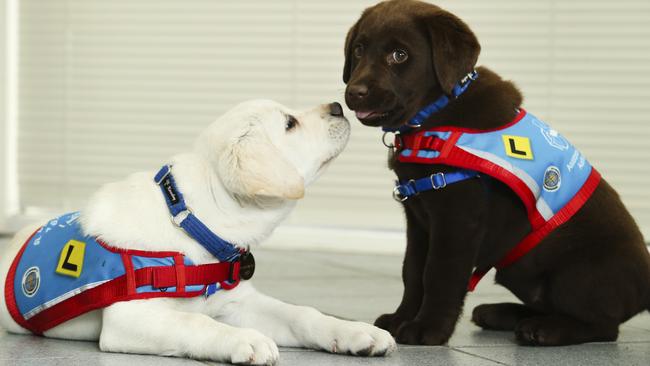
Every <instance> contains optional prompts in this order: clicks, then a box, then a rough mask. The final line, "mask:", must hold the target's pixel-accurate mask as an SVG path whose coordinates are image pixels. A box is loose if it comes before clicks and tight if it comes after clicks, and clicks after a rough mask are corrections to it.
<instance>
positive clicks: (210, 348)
mask: <svg viewBox="0 0 650 366" xmlns="http://www.w3.org/2000/svg"><path fill="white" fill-rule="evenodd" d="M168 301H170V300H169V299H152V300H140V301H129V302H120V303H116V304H113V305H111V306H109V307H108V308H106V309H104V314H103V324H102V332H101V335H100V339H99V347H100V349H101V350H102V351H107V352H122V353H139V354H153V355H162V356H177V357H190V358H195V359H208V360H213V361H221V362H232V363H237V364H248V365H272V364H274V363H275V362H276V361H277V360H278V357H279V352H278V348H277V346H276V345H275V343H274V342H273V341H272V340H271V339H269V338H268V337H265V336H264V335H262V334H260V333H259V332H257V331H255V330H253V329H239V328H234V327H231V326H229V325H226V324H223V323H219V322H217V321H215V320H214V319H212V318H210V317H209V316H207V315H204V314H200V313H188V312H182V311H178V310H175V309H174V308H172V304H170V303H169V302H168ZM171 301H174V300H171Z"/></svg>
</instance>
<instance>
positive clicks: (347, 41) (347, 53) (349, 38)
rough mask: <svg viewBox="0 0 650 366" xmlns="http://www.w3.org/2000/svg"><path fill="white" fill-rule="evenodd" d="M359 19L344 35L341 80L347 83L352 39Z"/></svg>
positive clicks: (350, 65)
mask: <svg viewBox="0 0 650 366" xmlns="http://www.w3.org/2000/svg"><path fill="white" fill-rule="evenodd" d="M360 21H361V19H359V20H358V21H357V22H356V23H355V24H354V25H353V26H352V28H350V30H349V31H348V35H347V36H346V37H345V64H344V65H343V82H344V83H346V84H347V83H348V81H349V80H350V74H351V73H352V41H353V40H354V39H355V38H357V30H358V29H359V22H360Z"/></svg>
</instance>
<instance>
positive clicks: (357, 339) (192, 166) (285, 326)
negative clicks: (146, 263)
mask: <svg viewBox="0 0 650 366" xmlns="http://www.w3.org/2000/svg"><path fill="white" fill-rule="evenodd" d="M328 112H329V108H328V106H327V105H324V106H319V107H317V108H315V109H313V110H310V111H306V112H302V113H298V112H294V111H291V110H289V109H287V108H285V107H283V106H281V105H279V104H277V103H274V102H270V101H262V100H256V101H251V102H246V103H243V104H240V105H238V106H237V107H235V108H233V109H232V110H231V111H229V112H227V113H226V114H225V115H223V116H222V117H220V118H219V119H218V120H217V121H216V122H214V123H213V124H212V125H210V126H209V127H208V129H207V130H206V131H205V132H203V133H202V134H201V135H200V137H199V139H198V140H197V142H196V145H195V149H194V151H193V152H191V153H186V154H181V155H177V156H175V157H173V158H172V159H171V160H170V163H172V164H173V173H174V177H175V178H176V181H177V184H178V186H179V189H180V191H181V192H182V193H183V195H184V197H185V200H186V202H187V204H188V206H189V207H190V208H191V209H192V210H193V212H194V213H195V214H196V216H197V217H199V218H200V219H201V220H202V221H203V222H204V223H205V224H206V225H207V226H208V227H209V228H210V229H211V230H213V231H214V232H215V233H217V234H218V235H219V236H221V237H223V238H224V239H226V240H228V241H230V242H232V243H235V244H236V245H237V246H239V247H242V248H244V247H249V246H252V245H256V244H258V243H259V242H260V241H262V240H264V239H265V238H267V237H268V236H269V235H270V234H271V232H272V231H273V230H274V228H275V227H276V226H277V225H278V223H279V222H280V221H281V220H282V219H284V218H285V217H286V216H287V215H288V214H289V212H290V211H291V209H292V208H293V207H294V205H295V199H298V198H300V197H302V196H303V193H304V189H305V185H306V184H307V185H308V184H309V183H311V182H313V181H314V180H315V179H316V178H317V177H318V175H319V174H320V173H321V172H322V171H323V169H324V167H325V166H326V165H327V162H329V161H330V160H331V159H332V158H334V157H336V156H337V155H338V154H339V153H340V152H341V150H342V149H343V147H344V146H345V144H346V142H347V139H348V135H349V124H348V122H347V120H345V119H344V118H335V117H331V116H330V115H329V113H328ZM288 115H294V116H295V117H296V118H297V119H298V121H299V125H298V126H297V127H296V128H294V129H292V130H290V131H286V130H285V126H286V122H287V116H288ZM154 174H155V171H154V170H152V171H149V172H142V173H136V174H133V175H131V176H130V177H128V178H126V179H125V180H123V181H119V182H115V183H111V184H107V185H105V186H103V187H102V188H101V189H100V190H99V191H97V192H96V193H95V194H94V195H93V196H92V197H91V198H90V200H89V203H88V205H87V207H86V208H85V210H83V211H82V214H81V223H82V228H83V229H84V231H85V233H86V234H89V235H94V236H97V237H99V238H101V239H102V240H104V241H105V242H107V243H109V244H110V245H112V246H115V247H119V248H128V249H140V250H151V251H170V250H171V251H178V252H182V253H184V254H185V255H186V256H187V257H189V258H190V259H192V260H193V261H194V262H195V263H197V264H202V263H210V262H216V261H217V260H216V259H215V258H214V257H213V256H212V255H210V254H209V253H208V252H207V251H206V250H205V249H203V247H202V246H200V245H199V244H198V243H196V242H195V241H194V240H193V239H191V238H190V237H188V236H187V235H186V234H185V233H184V232H183V231H182V230H180V229H179V228H177V227H175V226H174V225H173V224H172V223H171V221H170V217H169V212H168V209H167V206H166V205H165V202H164V198H163V196H162V193H161V192H160V190H159V188H158V186H156V185H155V184H154V182H153V176H154ZM34 230H35V227H29V228H26V229H24V230H22V231H21V232H19V233H18V234H17V235H16V236H15V237H14V239H13V240H12V242H11V243H10V245H9V246H8V248H7V250H6V252H5V253H4V255H3V256H2V260H1V261H0V276H1V277H0V278H2V279H4V278H5V277H6V275H7V272H8V268H9V266H10V264H11V261H12V260H13V258H14V256H15V255H16V253H17V252H18V250H19V248H20V247H21V246H22V244H23V243H24V242H25V240H26V239H27V238H28V236H29V235H30V234H31V233H32V232H33V231H34ZM56 255H58V253H56ZM3 288H4V287H3ZM0 302H2V304H1V305H0V323H1V324H2V325H3V326H4V327H5V328H6V329H8V330H9V331H11V332H14V333H28V331H27V330H25V329H23V328H22V327H20V326H19V325H18V324H16V323H15V322H14V320H13V319H12V318H11V316H10V315H9V313H8V311H7V308H6V305H5V303H4V302H5V298H4V294H3V296H2V297H0ZM45 335H46V336H48V337H56V338H65V339H83V340H98V341H99V345H100V348H101V349H102V350H103V351H110V352H126V353H145V354H157V355H169V356H181V357H192V358H197V359H210V360H215V361H224V362H233V363H245V364H256V365H257V364H273V363H275V362H276V361H277V360H278V357H279V354H278V348H277V346H276V344H277V345H280V346H293V347H309V348H314V349H321V350H326V351H329V352H336V353H351V354H357V353H364V352H369V353H370V354H371V355H381V354H388V353H390V352H392V351H393V350H394V349H395V342H394V340H393V338H392V337H391V336H390V334H389V333H388V332H386V331H384V330H381V329H379V328H376V327H374V326H372V325H368V324H365V323H360V322H351V321H344V320H339V319H336V318H334V317H331V316H326V315H323V314H321V313H320V312H318V311H317V310H315V309H313V308H309V307H304V306H296V305H289V304H285V303H283V302H281V301H278V300H276V299H273V298H271V297H268V296H265V295H263V294H261V293H259V292H258V291H256V290H255V288H254V287H253V285H252V284H251V282H250V281H243V282H242V283H240V285H239V286H238V287H236V288H235V289H233V290H230V291H225V290H224V291H219V292H217V293H216V294H215V295H213V296H210V297H209V298H207V299H206V298H204V297H203V296H201V297H196V298H190V299H172V298H162V299H149V300H137V301H128V302H120V303H116V304H113V305H111V306H109V307H107V308H105V309H102V310H97V311H93V312H90V313H87V314H84V315H83V316H80V317H78V318H75V319H72V320H70V321H68V322H66V323H63V324H61V325H59V326H57V327H55V328H52V329H51V330H49V331H47V332H46V333H45Z"/></svg>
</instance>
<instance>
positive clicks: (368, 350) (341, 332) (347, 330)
mask: <svg viewBox="0 0 650 366" xmlns="http://www.w3.org/2000/svg"><path fill="white" fill-rule="evenodd" d="M332 335H333V339H332V340H331V341H330V342H329V348H328V349H327V350H328V351H330V352H332V353H348V354H353V355H356V356H385V355H388V354H390V353H392V352H393V351H395V349H397V345H396V344H395V339H393V337H392V336H391V335H390V333H388V332H387V331H385V330H383V329H380V328H377V327H375V326H373V325H370V324H366V323H361V322H349V321H338V322H337V324H336V325H335V327H334V329H332Z"/></svg>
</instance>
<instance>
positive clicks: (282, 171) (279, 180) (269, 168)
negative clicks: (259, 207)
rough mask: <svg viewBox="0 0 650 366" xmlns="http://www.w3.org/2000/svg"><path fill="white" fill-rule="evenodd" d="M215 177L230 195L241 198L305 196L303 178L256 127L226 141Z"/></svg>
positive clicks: (296, 197)
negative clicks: (216, 176)
mask: <svg viewBox="0 0 650 366" xmlns="http://www.w3.org/2000/svg"><path fill="white" fill-rule="evenodd" d="M219 175H220V177H221V180H222V181H223V183H224V185H226V187H227V188H228V189H229V190H230V191H231V192H232V193H234V194H236V195H240V196H244V197H253V196H267V197H279V198H287V199H300V198H302V197H303V196H304V195H305V183H304V179H303V177H302V176H301V175H300V174H299V173H298V171H297V170H296V168H295V167H294V166H293V165H292V164H291V163H290V162H289V161H287V160H286V159H285V158H284V157H282V154H281V153H280V151H279V150H278V149H277V148H276V147H275V146H273V144H272V143H271V140H270V139H269V138H268V136H267V135H266V133H265V132H264V131H261V129H259V128H256V127H253V129H252V130H249V131H248V132H247V133H246V134H244V135H242V136H240V137H238V138H235V139H233V140H231V141H230V143H229V145H228V147H227V149H226V151H225V152H224V153H223V154H222V155H221V157H220V162H219Z"/></svg>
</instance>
